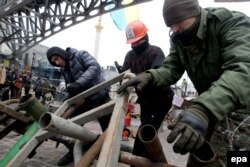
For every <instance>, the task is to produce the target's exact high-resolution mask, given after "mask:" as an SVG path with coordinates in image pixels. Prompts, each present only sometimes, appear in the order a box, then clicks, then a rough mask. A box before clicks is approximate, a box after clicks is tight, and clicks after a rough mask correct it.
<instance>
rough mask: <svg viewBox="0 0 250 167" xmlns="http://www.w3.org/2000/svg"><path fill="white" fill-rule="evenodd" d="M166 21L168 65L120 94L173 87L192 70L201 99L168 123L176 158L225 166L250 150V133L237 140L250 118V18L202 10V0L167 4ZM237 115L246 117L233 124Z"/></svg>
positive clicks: (221, 10) (132, 82)
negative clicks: (230, 155)
mask: <svg viewBox="0 0 250 167" xmlns="http://www.w3.org/2000/svg"><path fill="white" fill-rule="evenodd" d="M163 18H164V21H165V23H166V25H167V26H168V27H170V38H171V48H170V53H169V55H168V56H167V57H166V59H165V61H164V63H163V65H162V66H161V67H160V68H158V69H151V70H148V71H146V72H145V73H142V74H141V75H138V76H137V77H135V78H132V79H131V80H129V81H128V82H126V83H124V84H123V85H122V86H121V87H120V88H119V89H118V93H120V92H122V91H123V90H124V89H125V88H126V87H128V86H135V87H136V89H137V91H143V88H144V87H145V86H146V85H148V84H149V83H152V84H153V85H154V86H156V87H158V86H169V85H172V84H175V83H176V82H177V81H178V80H179V79H180V78H181V76H182V75H183V73H184V72H185V71H187V74H188V76H189V78H190V79H191V81H192V82H193V84H194V86H195V88H196V90H197V92H198V93H199V96H198V97H197V98H196V99H195V100H194V102H193V104H192V105H191V106H190V107H189V108H187V109H186V110H185V111H181V112H180V114H179V115H178V116H176V117H175V118H174V121H173V123H171V124H169V126H168V128H169V129H170V130H171V132H170V134H169V136H168V138H167V141H168V142H169V143H174V145H173V150H174V151H175V152H176V153H180V154H186V153H191V154H190V157H189V160H188V166H213V167H214V166H225V163H226V152H227V151H228V150H240V149H249V145H250V142H249V135H250V134H249V131H248V132H246V131H244V132H241V133H240V134H239V136H238V139H241V138H242V139H243V138H244V141H242V142H240V143H241V144H239V141H240V140H235V136H236V132H237V131H238V129H239V127H240V126H241V125H242V124H241V122H242V121H244V122H245V121H246V120H249V115H250V98H249V96H250V18H249V17H247V16H246V15H244V14H242V13H240V12H236V11H229V10H227V9H225V8H201V7H200V6H199V3H198V0H182V1H177V0H165V1H164V5H163ZM235 114H240V115H241V116H242V118H241V119H238V120H235V119H233V118H235ZM228 118H229V119H228ZM237 118H238V117H237ZM237 121H238V122H237ZM243 129H244V128H243ZM248 129H249V128H248ZM179 135H180V137H178V136H179ZM224 139H225V140H224ZM245 139H246V140H245ZM237 145H238V146H237ZM210 146H211V147H210ZM229 148H231V149H229ZM223 163H224V164H223Z"/></svg>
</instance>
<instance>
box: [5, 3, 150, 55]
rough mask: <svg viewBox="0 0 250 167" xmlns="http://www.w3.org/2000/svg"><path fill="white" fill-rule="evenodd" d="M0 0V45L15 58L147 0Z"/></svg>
mask: <svg viewBox="0 0 250 167" xmlns="http://www.w3.org/2000/svg"><path fill="white" fill-rule="evenodd" d="M129 1H130V2H129V3H125V2H128V0H126V1H125V0H11V1H10V0H2V1H1V2H0V5H1V6H0V44H3V43H4V44H6V46H7V47H8V48H9V49H10V50H11V51H12V56H14V57H16V56H19V55H21V54H23V53H24V52H25V51H27V50H28V49H30V48H31V47H33V46H34V45H37V44H38V43H40V42H41V41H43V40H45V39H47V38H49V37H51V36H52V35H55V34H56V33H59V32H61V31H63V30H65V29H66V28H69V27H71V26H74V25H76V24H78V23H81V22H84V21H86V20H88V19H91V18H93V17H96V16H99V15H102V14H105V13H108V12H111V11H114V10H118V9H122V8H125V7H128V6H132V5H136V4H139V3H143V2H148V1H151V0H129Z"/></svg>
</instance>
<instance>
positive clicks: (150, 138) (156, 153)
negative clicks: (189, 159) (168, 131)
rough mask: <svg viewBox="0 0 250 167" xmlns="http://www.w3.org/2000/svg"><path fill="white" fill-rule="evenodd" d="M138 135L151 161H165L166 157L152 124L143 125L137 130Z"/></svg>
mask: <svg viewBox="0 0 250 167" xmlns="http://www.w3.org/2000/svg"><path fill="white" fill-rule="evenodd" d="M138 136H139V139H140V140H141V141H142V143H143V144H144V147H145V149H146V150H147V152H148V154H149V156H150V159H151V160H152V161H153V162H164V163H167V159H166V157H165V155H164V152H163V149H162V146H161V142H160V140H159V138H158V135H157V131H156V129H155V127H154V126H152V125H150V124H146V125H143V126H142V127H141V128H140V129H139V131H138Z"/></svg>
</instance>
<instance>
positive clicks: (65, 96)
mask: <svg viewBox="0 0 250 167" xmlns="http://www.w3.org/2000/svg"><path fill="white" fill-rule="evenodd" d="M68 99H70V95H69V93H68V92H66V93H65V95H64V97H63V102H65V101H66V100H68Z"/></svg>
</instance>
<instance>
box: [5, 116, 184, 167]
mask: <svg viewBox="0 0 250 167" xmlns="http://www.w3.org/2000/svg"><path fill="white" fill-rule="evenodd" d="M139 123H140V122H139V120H137V119H134V118H133V119H132V122H131V126H130V128H131V129H134V130H136V129H137V128H138V125H139ZM166 126H167V123H166V122H164V124H163V128H162V129H163V130H162V131H160V132H159V138H160V141H161V144H162V146H163V149H164V152H165V156H166V158H167V160H168V162H169V163H170V164H173V165H176V166H178V167H184V166H185V165H186V161H187V156H188V155H185V156H181V155H179V154H175V153H174V152H173V150H172V146H171V145H170V144H169V143H167V142H166V140H165V139H166V137H167V135H168V134H169V130H168V129H167V127H166ZM85 127H86V128H87V129H89V130H91V131H93V132H96V133H100V127H99V124H98V122H97V121H92V122H89V123H87V124H86V125H85ZM1 128H2V127H1V126H0V130H1ZM19 137H20V135H18V134H17V133H15V132H11V133H10V134H8V135H7V136H6V137H5V138H3V139H2V140H0V159H2V157H3V156H4V155H5V154H6V152H7V151H8V149H9V148H11V147H12V146H13V145H14V144H15V142H16V141H17V139H18V138H19ZM133 141H134V139H132V137H131V138H129V140H128V141H123V142H125V143H126V142H127V144H130V145H132V144H133ZM66 152H67V149H66V148H65V147H64V145H62V144H60V145H59V147H58V148H55V142H53V141H51V140H47V141H45V142H43V144H42V145H41V146H39V147H38V149H37V150H36V155H35V156H34V157H33V158H31V159H28V158H27V159H26V160H25V161H24V162H23V163H22V164H21V167H55V166H57V161H58V160H59V159H60V158H61V157H62V156H63V155H64V154H65V153H66ZM73 166H74V164H73V163H71V164H69V165H67V166H66V167H73ZM121 166H122V167H125V166H128V165H124V164H122V165H121Z"/></svg>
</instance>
